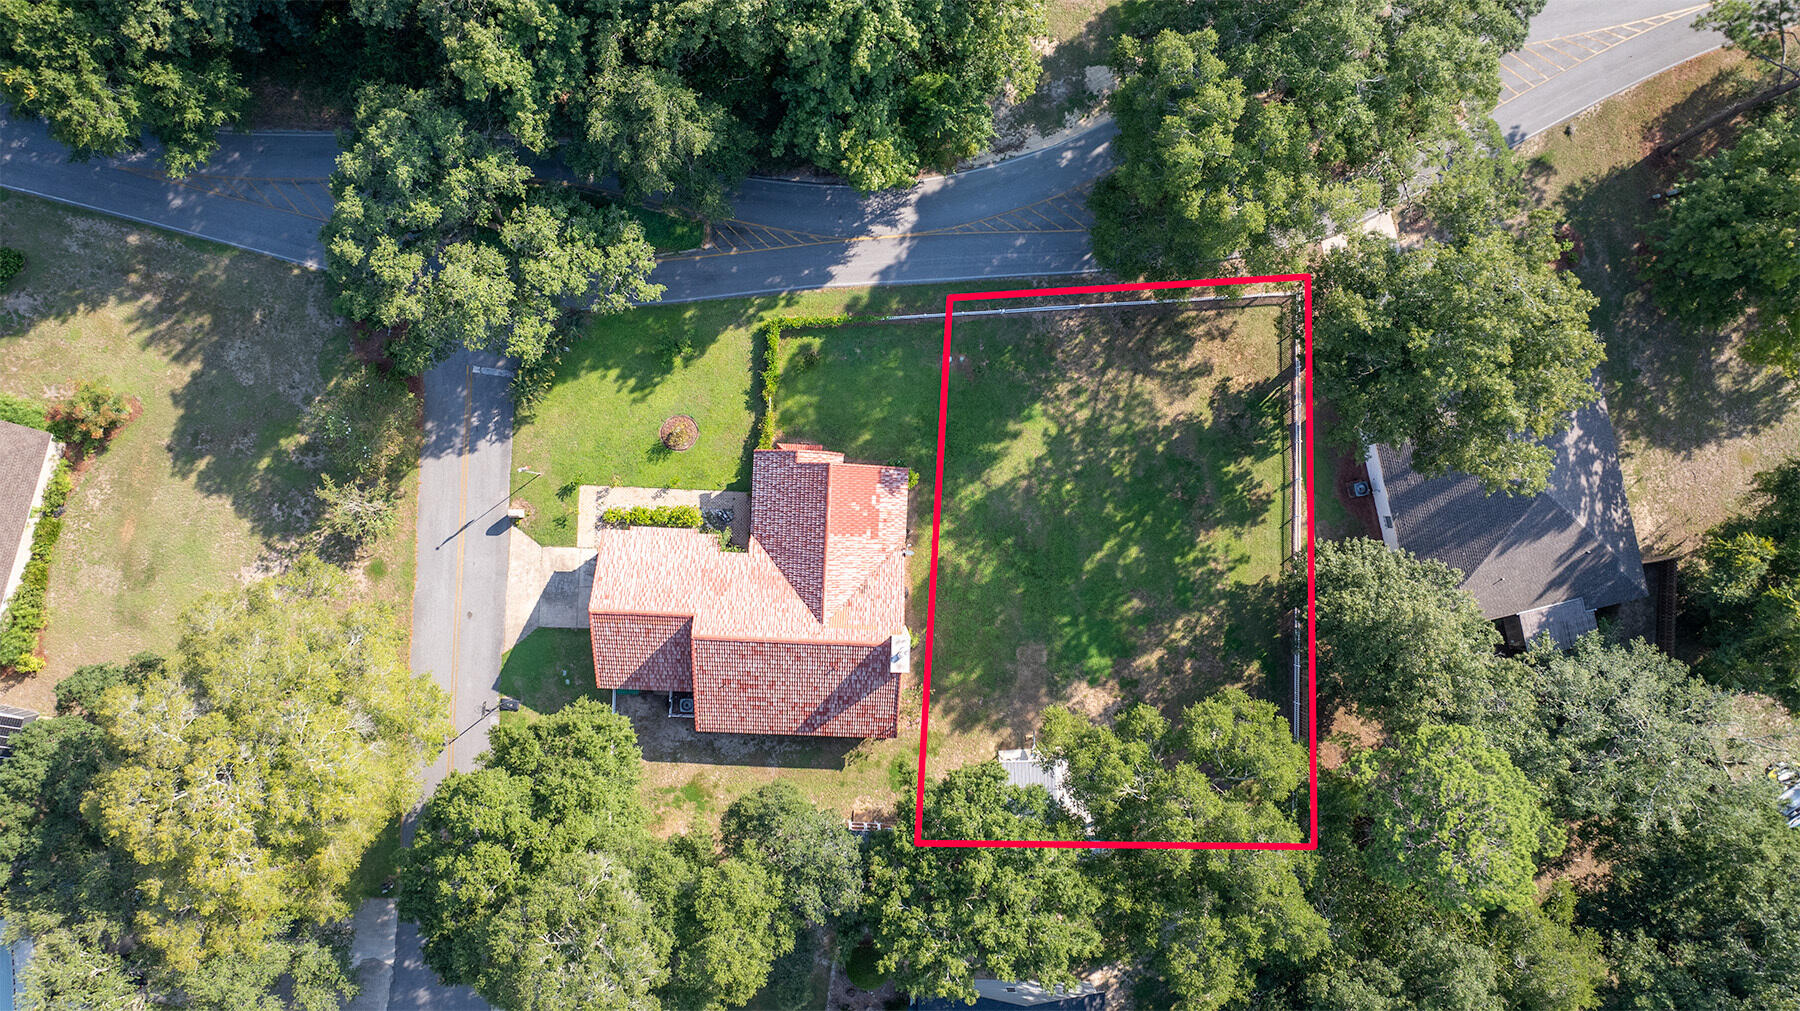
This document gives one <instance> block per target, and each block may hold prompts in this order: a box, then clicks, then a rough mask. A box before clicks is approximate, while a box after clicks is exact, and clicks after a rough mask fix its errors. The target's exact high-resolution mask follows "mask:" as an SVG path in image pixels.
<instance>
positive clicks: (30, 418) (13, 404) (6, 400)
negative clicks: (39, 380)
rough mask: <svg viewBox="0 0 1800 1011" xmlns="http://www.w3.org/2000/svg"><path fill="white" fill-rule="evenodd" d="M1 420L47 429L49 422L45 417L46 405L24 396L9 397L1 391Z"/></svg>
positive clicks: (27, 426)
mask: <svg viewBox="0 0 1800 1011" xmlns="http://www.w3.org/2000/svg"><path fill="white" fill-rule="evenodd" d="M0 421H10V422H12V423H13V424H15V425H24V426H25V427H26V428H37V429H45V430H47V429H48V427H49V424H50V423H49V422H48V421H46V420H45V419H44V406H43V405H42V404H40V403H38V402H37V401H35V400H27V399H25V398H24V397H9V396H7V395H6V394H4V393H0Z"/></svg>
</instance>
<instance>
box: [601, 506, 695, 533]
mask: <svg viewBox="0 0 1800 1011" xmlns="http://www.w3.org/2000/svg"><path fill="white" fill-rule="evenodd" d="M600 518H601V519H602V520H605V521H606V522H608V523H611V524H612V525H614V526H630V527H682V528H685V529H688V530H698V529H700V527H701V524H702V523H703V522H704V521H703V520H701V518H700V510H699V509H698V508H696V507H694V506H685V505H684V506H631V507H630V508H614V509H608V510H606V511H605V512H603V513H601V514H600Z"/></svg>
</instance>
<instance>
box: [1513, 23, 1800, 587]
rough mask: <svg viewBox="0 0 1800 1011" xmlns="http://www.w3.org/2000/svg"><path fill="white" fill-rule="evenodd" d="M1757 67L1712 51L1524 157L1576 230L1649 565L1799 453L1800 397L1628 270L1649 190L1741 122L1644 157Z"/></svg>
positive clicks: (1750, 81)
mask: <svg viewBox="0 0 1800 1011" xmlns="http://www.w3.org/2000/svg"><path fill="white" fill-rule="evenodd" d="M1754 70H1756V68H1755V67H1754V66H1753V65H1752V64H1750V63H1748V62H1746V61H1745V59H1744V57H1743V56H1742V54H1740V53H1735V52H1717V53H1711V54H1708V55H1706V56H1703V57H1700V58H1697V59H1695V60H1691V61H1689V62H1688V63H1685V64H1683V65H1681V66H1680V67H1677V68H1675V69H1673V70H1670V71H1668V72H1666V73H1663V74H1660V75H1658V76H1657V77H1654V78H1652V79H1651V80H1649V81H1647V82H1645V83H1644V84H1642V85H1640V86H1638V87H1636V88H1634V89H1632V90H1630V91H1628V92H1626V93H1624V94H1622V95H1619V96H1617V97H1615V98H1613V99H1611V100H1609V101H1607V102H1605V103H1603V104H1602V105H1600V106H1599V107H1597V108H1596V109H1594V110H1593V111H1592V112H1591V113H1588V114H1585V115H1583V116H1581V117H1579V118H1578V119H1577V121H1576V122H1574V123H1573V124H1572V126H1571V127H1570V129H1569V131H1568V132H1566V133H1565V132H1563V131H1552V132H1551V133H1549V134H1547V135H1545V136H1543V137H1541V138H1538V139H1535V140H1534V141H1532V142H1531V143H1530V144H1529V145H1527V147H1526V149H1525V150H1526V153H1527V154H1528V155H1529V156H1530V157H1532V158H1533V159H1534V160H1533V163H1532V164H1533V168H1534V172H1535V182H1536V184H1537V186H1538V189H1539V193H1540V197H1541V199H1542V201H1543V202H1544V203H1545V204H1547V205H1549V206H1552V207H1554V208H1556V210H1557V211H1558V212H1559V213H1561V214H1562V215H1564V216H1566V217H1567V220H1568V221H1569V223H1570V225H1571V226H1572V227H1573V229H1574V235H1575V238H1576V240H1577V241H1578V242H1579V255H1578V257H1577V263H1576V267H1575V270H1576V272H1577V273H1578V274H1579V275H1580V277H1581V280H1582V283H1583V284H1584V285H1585V286H1586V287H1587V288H1588V289H1589V290H1590V291H1592V292H1594V294H1596V295H1597V296H1599V298H1600V306H1599V308H1598V309H1596V310H1595V312H1594V314H1593V325H1594V327H1595V329H1596V330H1598V331H1599V333H1600V335H1601V336H1602V337H1603V338H1604V339H1605V341H1606V357H1607V360H1606V363H1605V365H1603V366H1602V373H1601V374H1602V379H1603V387H1602V388H1603V390H1604V392H1605V394H1606V399H1607V405H1608V407H1609V409H1610V411H1611V414H1612V419H1613V424H1614V427H1615V428H1616V429H1617V430H1618V434H1619V448H1620V463H1621V468H1622V470H1623V471H1624V476H1625V483H1626V493H1627V495H1628V497H1629V499H1630V502H1631V507H1632V514H1633V520H1634V522H1635V525H1636V528H1637V533H1638V538H1639V540H1640V541H1641V542H1642V543H1643V547H1644V551H1645V554H1646V556H1647V557H1654V556H1657V555H1667V554H1674V553H1680V552H1682V551H1685V550H1689V549H1691V548H1692V547H1693V546H1694V544H1695V542H1696V540H1697V538H1698V537H1699V535H1700V534H1701V533H1703V532H1704V531H1705V530H1706V529H1707V528H1708V527H1710V526H1712V525H1713V524H1714V523H1717V522H1718V521H1719V520H1721V519H1723V518H1724V517H1725V516H1726V515H1728V514H1730V512H1731V511H1732V510H1733V509H1734V508H1735V505H1736V502H1737V499H1738V496H1739V495H1740V494H1741V492H1742V491H1744V490H1745V489H1746V488H1747V487H1748V486H1749V482H1750V479H1751V477H1752V476H1753V475H1754V474H1755V473H1756V472H1757V471H1759V470H1765V469H1768V468H1770V467H1772V466H1774V465H1776V464H1777V463H1779V462H1781V461H1782V460H1784V459H1786V458H1788V457H1790V456H1792V455H1793V452H1794V447H1795V446H1797V445H1800V390H1796V388H1795V386H1794V384H1793V383H1792V382H1791V381H1789V380H1787V379H1785V378H1784V377H1783V376H1781V375H1780V374H1779V373H1778V372H1776V371H1775V370H1773V369H1766V368H1759V367H1752V366H1749V365H1747V364H1745V363H1744V362H1743V360H1742V359H1741V358H1740V357H1739V356H1738V353H1737V346H1738V341H1739V339H1740V335H1739V334H1738V333H1736V332H1735V330H1733V329H1728V330H1727V331H1726V332H1723V333H1721V332H1707V331H1703V330H1700V329H1698V328H1695V327H1692V326H1688V325H1685V324H1683V323H1681V322H1679V321H1677V320H1674V319H1671V318H1670V317H1668V316H1667V315H1665V314H1664V313H1663V312H1662V311H1661V310H1660V309H1659V308H1658V307H1657V306H1656V305H1655V304H1654V302H1653V301H1652V300H1651V297H1650V294H1651V293H1650V291H1649V289H1648V288H1647V287H1646V286H1645V285H1644V284H1643V282H1642V280H1641V279H1640V277H1639V276H1638V274H1637V271H1636V268H1635V265H1634V264H1635V261H1636V258H1637V256H1638V254H1639V252H1640V247H1639V243H1640V241H1641V240H1642V238H1643V234H1644V228H1645V226H1646V225H1647V224H1648V223H1649V222H1650V221H1651V220H1652V218H1653V217H1654V216H1655V215H1656V213H1657V208H1658V205H1657V204H1656V202H1654V201H1653V200H1652V199H1651V194H1653V193H1656V192H1659V191H1662V190H1665V189H1667V187H1668V186H1669V185H1670V184H1671V183H1674V182H1676V181H1677V180H1678V179H1679V178H1680V176H1681V174H1682V172H1683V170H1684V166H1685V165H1686V164H1687V162H1688V161H1689V160H1691V159H1693V158H1695V157H1698V156H1701V155H1703V154H1705V153H1707V152H1708V151H1709V150H1712V149H1716V148H1717V146H1718V145H1720V144H1721V143H1728V142H1729V140H1730V138H1731V137H1732V136H1733V135H1734V134H1735V130H1736V127H1735V126H1730V125H1728V126H1726V127H1724V128H1721V129H1718V130H1714V131H1712V132H1711V133H1710V134H1708V135H1705V136H1702V137H1700V138H1697V139H1695V140H1693V141H1690V142H1689V143H1688V145H1686V146H1685V147H1683V148H1682V149H1681V151H1679V152H1678V153H1677V156H1676V158H1674V159H1673V160H1670V161H1660V160H1656V159H1651V158H1649V157H1648V155H1650V153H1651V151H1652V149H1653V148H1654V147H1655V146H1656V144H1658V143H1659V142H1661V141H1662V140H1663V139H1665V138H1668V137H1672V136H1675V135H1676V134H1678V133H1680V132H1682V131H1683V130H1685V129H1686V128H1688V127H1689V126H1691V125H1693V124H1695V123H1698V122H1700V121H1701V120H1703V119H1704V118H1705V117H1706V116H1707V115H1708V114H1710V113H1711V112H1713V111H1714V110H1716V109H1719V108H1723V107H1725V106H1727V105H1729V104H1731V103H1732V102H1733V101H1736V100H1737V99H1739V98H1740V97H1742V96H1744V95H1747V94H1749V93H1751V92H1752V91H1754V90H1756V89H1757V88H1758V87H1760V86H1762V85H1763V84H1766V81H1764V80H1762V79H1760V78H1759V77H1757V76H1756V75H1755V74H1753V73H1752V71H1754Z"/></svg>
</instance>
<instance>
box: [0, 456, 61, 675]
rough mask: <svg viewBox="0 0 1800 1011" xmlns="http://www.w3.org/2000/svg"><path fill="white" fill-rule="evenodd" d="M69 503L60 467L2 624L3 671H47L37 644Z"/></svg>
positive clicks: (0, 651)
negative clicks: (53, 551)
mask: <svg viewBox="0 0 1800 1011" xmlns="http://www.w3.org/2000/svg"><path fill="white" fill-rule="evenodd" d="M68 501H69V470H68V465H67V464H62V463H59V464H58V465H57V467H56V473H54V474H53V475H51V477H50V483H49V484H48V485H46V486H45V488H44V504H43V507H42V509H41V510H40V511H39V513H38V523H37V528H36V529H35V530H33V531H32V534H31V560H30V561H28V562H26V563H25V574H24V579H23V581H22V582H21V583H20V584H19V588H18V590H17V591H16V592H14V594H13V598H12V601H11V603H9V604H8V605H7V608H6V618H5V621H4V623H0V670H4V669H7V668H11V669H12V670H14V671H17V672H18V673H20V674H35V673H37V672H38V671H40V670H43V669H44V661H43V659H42V658H41V657H39V656H38V655H37V644H38V635H39V633H41V632H43V630H44V622H45V621H46V620H47V618H48V608H47V598H48V596H49V592H50V550H51V549H52V548H54V547H55V546H56V539H57V538H58V537H61V536H62V508H63V506H64V505H65V504H66V503H67V502H68Z"/></svg>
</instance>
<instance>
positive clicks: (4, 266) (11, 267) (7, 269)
mask: <svg viewBox="0 0 1800 1011" xmlns="http://www.w3.org/2000/svg"><path fill="white" fill-rule="evenodd" d="M24 269H25V254H24V253H21V252H19V251H18V250H16V249H14V248H12V247H11V246H0V288H4V287H6V283H7V282H8V281H11V280H12V279H13V278H15V277H18V276H19V271H21V270H24Z"/></svg>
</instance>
